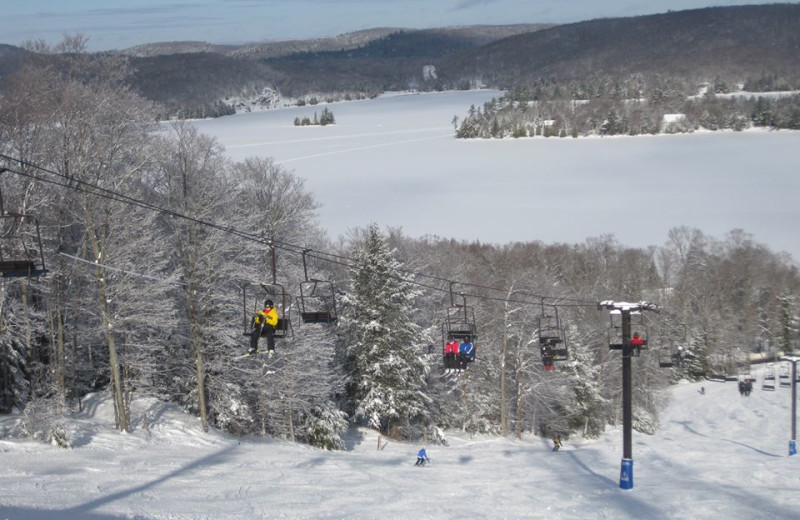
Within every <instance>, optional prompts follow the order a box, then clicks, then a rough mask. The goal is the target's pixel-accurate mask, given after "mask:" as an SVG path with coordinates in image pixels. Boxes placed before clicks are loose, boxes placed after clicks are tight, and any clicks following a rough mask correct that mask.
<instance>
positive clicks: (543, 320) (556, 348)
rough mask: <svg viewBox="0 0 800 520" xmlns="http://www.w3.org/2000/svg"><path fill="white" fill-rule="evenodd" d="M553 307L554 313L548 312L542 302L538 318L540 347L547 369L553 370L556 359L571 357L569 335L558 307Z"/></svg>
mask: <svg viewBox="0 0 800 520" xmlns="http://www.w3.org/2000/svg"><path fill="white" fill-rule="evenodd" d="M552 307H553V313H552V314H547V313H546V312H545V304H544V302H542V314H541V315H540V316H538V317H537V318H536V321H537V329H538V335H539V349H540V351H541V356H542V363H543V364H544V368H545V370H552V369H553V363H554V362H555V361H566V360H568V359H569V349H568V347H567V335H566V332H565V331H564V328H563V327H562V326H561V320H560V319H559V317H558V307H556V306H555V305H553V306H552Z"/></svg>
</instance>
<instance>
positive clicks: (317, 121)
mask: <svg viewBox="0 0 800 520" xmlns="http://www.w3.org/2000/svg"><path fill="white" fill-rule="evenodd" d="M335 123H336V118H334V117H333V112H331V111H330V110H328V108H327V107H325V108H323V109H322V114H320V116H319V117H317V113H316V112H314V119H313V120H312V119H309V118H308V117H303V118H300V117H295V118H294V126H327V125H333V124H335Z"/></svg>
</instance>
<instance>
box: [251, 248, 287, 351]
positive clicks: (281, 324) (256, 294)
mask: <svg viewBox="0 0 800 520" xmlns="http://www.w3.org/2000/svg"><path fill="white" fill-rule="evenodd" d="M269 247H270V251H271V255H272V283H266V282H258V283H245V284H244V285H243V286H242V311H243V312H242V325H243V329H244V335H245V336H250V333H251V321H252V319H253V316H254V315H255V313H256V311H257V310H258V309H259V306H260V305H261V304H262V303H263V302H264V301H265V300H272V301H273V303H274V304H275V308H276V310H277V311H278V324H277V325H275V332H274V334H273V337H274V338H275V339H282V338H285V337H286V336H287V335H288V336H290V337H291V335H292V323H291V320H290V318H289V312H290V311H291V296H289V295H288V294H287V293H286V290H285V288H284V287H283V285H281V284H279V283H278V282H277V271H276V258H275V245H274V244H273V243H272V241H271V240H270V241H269ZM287 301H288V302H289V304H288V305H287ZM265 335H266V329H262V331H261V336H262V337H264V336H265Z"/></svg>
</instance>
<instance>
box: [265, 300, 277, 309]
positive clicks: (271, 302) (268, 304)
mask: <svg viewBox="0 0 800 520" xmlns="http://www.w3.org/2000/svg"><path fill="white" fill-rule="evenodd" d="M273 305H275V302H273V301H272V300H264V307H272V306H273Z"/></svg>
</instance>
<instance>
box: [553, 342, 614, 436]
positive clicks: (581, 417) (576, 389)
mask: <svg viewBox="0 0 800 520" xmlns="http://www.w3.org/2000/svg"><path fill="white" fill-rule="evenodd" d="M571 332H572V338H571V339H572V341H571V342H570V345H569V348H570V353H569V356H570V359H569V360H568V361H562V362H561V366H562V367H563V369H562V372H563V374H564V375H565V376H566V378H567V380H568V383H567V384H568V388H569V390H567V394H571V395H565V397H566V399H565V401H564V402H563V403H562V406H563V407H564V409H565V412H566V415H567V416H568V417H569V424H570V427H571V428H573V429H574V430H577V431H581V432H582V433H583V435H584V436H585V437H597V436H599V435H600V434H601V433H602V432H603V429H604V428H605V418H606V415H607V410H608V406H609V403H608V401H607V400H606V398H605V397H603V391H602V388H601V382H602V381H601V378H600V376H599V372H600V365H598V364H597V361H596V355H595V352H594V351H593V350H592V349H591V348H590V347H589V344H588V342H587V341H585V338H582V337H581V336H580V335H578V334H576V332H577V328H576V327H571Z"/></svg>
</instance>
